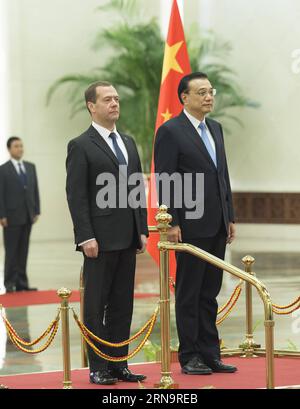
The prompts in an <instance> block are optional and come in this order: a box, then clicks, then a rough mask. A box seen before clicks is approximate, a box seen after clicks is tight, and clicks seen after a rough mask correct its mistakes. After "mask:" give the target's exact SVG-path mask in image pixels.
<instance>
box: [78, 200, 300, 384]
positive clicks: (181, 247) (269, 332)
mask: <svg viewBox="0 0 300 409" xmlns="http://www.w3.org/2000/svg"><path fill="white" fill-rule="evenodd" d="M171 220H172V217H171V215H169V214H168V209H167V207H166V206H161V207H160V208H159V211H158V213H157V216H156V221H157V226H148V229H149V232H150V233H159V234H160V240H159V242H158V249H159V252H160V264H159V271H160V320H161V351H160V360H161V379H160V382H159V383H158V384H156V385H155V386H157V387H163V388H176V387H177V386H178V385H177V384H175V382H174V381H173V379H172V373H171V361H172V362H173V361H174V359H172V360H171V348H170V338H171V337H170V286H169V280H170V277H169V251H171V250H174V251H180V252H187V253H189V254H192V255H194V256H195V257H198V258H201V259H202V260H205V261H206V262H208V263H210V264H212V265H214V266H216V267H218V268H220V269H222V270H223V271H226V272H228V273H229V274H231V275H233V276H235V277H237V278H239V279H241V280H243V281H245V288H246V295H245V299H246V335H245V340H244V341H243V342H242V343H241V344H240V346H239V348H235V349H228V348H226V349H224V350H222V351H221V354H222V356H233V355H238V356H242V357H246V358H253V357H256V356H258V355H260V356H261V355H263V356H266V386H267V388H268V389H272V388H274V355H276V356H290V357H295V358H299V357H300V353H299V351H287V350H274V320H273V304H272V302H271V298H270V294H269V292H268V290H267V288H266V286H265V285H264V284H263V283H262V282H261V281H260V280H258V279H257V278H256V276H255V273H254V272H253V271H252V266H253V264H254V261H255V260H254V258H253V257H251V256H245V257H244V258H243V259H242V262H243V264H244V269H245V271H243V270H241V269H239V268H237V267H235V266H233V265H231V264H229V263H227V262H225V261H224V260H221V259H219V258H218V257H215V256H213V255H211V254H209V253H207V252H206V251H204V250H201V249H199V248H197V247H195V246H193V245H191V244H186V243H178V244H175V243H171V242H169V241H168V240H167V235H168V230H169V228H170V222H171ZM252 287H255V288H256V290H257V292H258V294H259V296H260V298H261V300H262V302H263V305H264V318H265V319H264V326H265V349H263V348H261V347H260V345H259V344H257V343H256V342H255V341H254V339H253V311H252ZM83 292H84V288H83V281H82V271H81V276H80V294H81V309H80V311H81V318H82V319H83ZM172 352H173V351H172ZM82 366H83V367H85V366H87V356H86V344H85V341H84V340H82Z"/></svg>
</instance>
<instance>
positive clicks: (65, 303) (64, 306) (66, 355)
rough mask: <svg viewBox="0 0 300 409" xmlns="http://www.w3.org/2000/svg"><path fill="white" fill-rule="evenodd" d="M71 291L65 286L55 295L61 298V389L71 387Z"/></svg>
mask: <svg viewBox="0 0 300 409" xmlns="http://www.w3.org/2000/svg"><path fill="white" fill-rule="evenodd" d="M71 294H72V291H70V290H68V289H67V288H60V289H59V290H58V291H57V295H58V296H59V297H60V299H61V306H60V311H61V323H62V348H63V367H64V380H63V389H72V381H71V357H70V329H69V309H70V307H69V298H70V297H71Z"/></svg>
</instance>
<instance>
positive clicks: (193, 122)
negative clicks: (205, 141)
mask: <svg viewBox="0 0 300 409" xmlns="http://www.w3.org/2000/svg"><path fill="white" fill-rule="evenodd" d="M183 112H184V114H185V115H186V116H187V117H188V119H189V120H190V121H191V122H192V124H193V126H194V127H195V128H196V129H197V130H198V128H199V125H200V123H201V122H203V123H204V125H205V126H206V128H207V125H206V121H205V117H204V119H203V121H199V119H197V118H195V117H194V116H193V115H191V114H190V113H189V112H187V110H186V109H184V110H183Z"/></svg>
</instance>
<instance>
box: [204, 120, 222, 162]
mask: <svg viewBox="0 0 300 409" xmlns="http://www.w3.org/2000/svg"><path fill="white" fill-rule="evenodd" d="M205 121H206V125H207V127H208V129H209V131H210V133H211V136H212V137H213V139H214V141H215V146H216V157H217V167H218V168H219V166H220V165H221V158H222V155H221V140H222V139H221V137H220V130H219V129H218V128H217V127H216V126H215V124H214V123H213V122H211V121H210V120H209V118H207V119H206V120H205Z"/></svg>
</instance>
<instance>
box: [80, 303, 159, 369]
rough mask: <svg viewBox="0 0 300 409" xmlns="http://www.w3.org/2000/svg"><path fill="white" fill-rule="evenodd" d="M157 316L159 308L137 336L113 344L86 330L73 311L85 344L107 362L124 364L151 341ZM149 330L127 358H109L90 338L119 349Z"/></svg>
mask: <svg viewBox="0 0 300 409" xmlns="http://www.w3.org/2000/svg"><path fill="white" fill-rule="evenodd" d="M72 310H73V309H72ZM157 315H158V307H157V308H156V310H155V312H154V314H153V316H152V317H151V318H150V319H149V320H148V321H147V323H146V324H145V325H144V326H143V327H142V329H141V330H140V331H138V332H137V334H135V335H134V336H132V337H131V338H130V339H129V340H126V341H123V342H119V343H112V342H108V341H104V340H103V339H101V338H98V337H97V336H96V335H95V334H93V333H92V332H91V331H89V330H88V329H87V328H86V326H85V325H84V324H83V323H82V322H80V320H79V318H78V316H77V314H76V313H75V311H74V310H73V317H74V319H75V322H76V323H77V325H78V327H79V329H80V332H81V334H82V336H83V338H84V340H85V342H86V343H87V344H88V345H89V346H90V347H91V348H92V350H93V351H94V352H95V353H96V354H97V355H98V356H100V357H101V358H103V359H105V360H106V361H110V362H122V361H127V360H128V359H131V358H133V357H134V356H135V355H136V354H137V353H138V352H139V351H140V350H141V349H142V348H143V346H144V345H145V343H146V342H147V341H148V339H149V337H150V335H151V333H152V330H153V328H154V325H155V322H156V319H157ZM147 328H148V331H147V333H146V335H145V337H144V339H143V340H142V341H141V342H140V344H139V345H138V346H137V347H136V348H135V349H134V350H133V351H132V352H130V353H129V354H128V355H126V356H119V357H112V356H109V355H107V354H105V353H104V352H102V351H100V349H98V348H97V347H96V346H95V344H94V343H93V342H92V341H91V340H90V338H92V339H94V340H95V341H97V342H99V343H102V344H104V345H106V346H110V347H114V348H118V347H121V346H125V345H128V344H129V343H130V342H132V341H134V340H135V339H137V338H138V337H139V336H140V335H141V334H142V333H144V332H145V331H146V329H147Z"/></svg>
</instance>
